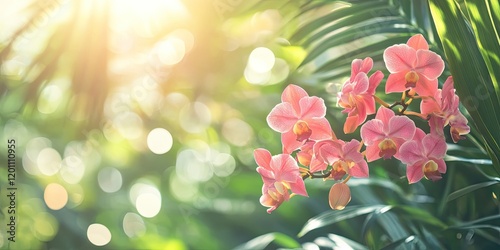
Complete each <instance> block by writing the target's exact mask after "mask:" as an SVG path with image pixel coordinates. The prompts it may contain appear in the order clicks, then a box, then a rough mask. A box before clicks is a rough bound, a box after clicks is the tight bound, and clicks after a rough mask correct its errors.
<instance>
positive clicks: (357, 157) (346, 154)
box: [342, 139, 363, 162]
mask: <svg viewBox="0 0 500 250" xmlns="http://www.w3.org/2000/svg"><path fill="white" fill-rule="evenodd" d="M360 144H361V143H360V142H359V141H358V140H355V139H353V140H351V141H349V142H347V143H346V144H345V145H344V146H343V147H342V151H343V158H344V159H349V160H351V161H353V162H359V161H362V160H363V155H362V154H361V153H360V152H359V148H360Z"/></svg>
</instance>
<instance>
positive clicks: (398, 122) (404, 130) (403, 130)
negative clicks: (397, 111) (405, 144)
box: [389, 116, 416, 140]
mask: <svg viewBox="0 0 500 250" xmlns="http://www.w3.org/2000/svg"><path fill="white" fill-rule="evenodd" d="M415 129H416V128H415V123H414V122H413V121H412V120H410V118H408V117H406V116H394V117H392V118H391V120H390V121H389V136H390V137H398V138H402V139H405V140H410V139H412V138H413V135H414V134H415Z"/></svg>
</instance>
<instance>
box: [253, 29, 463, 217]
mask: <svg viewBox="0 0 500 250" xmlns="http://www.w3.org/2000/svg"><path fill="white" fill-rule="evenodd" d="M383 58H384V62H385V66H386V68H387V70H388V71H389V73H390V75H389V76H388V78H387V80H386V84H385V92H386V93H395V92H400V93H402V96H401V99H400V100H399V101H397V102H394V103H392V104H388V103H386V102H384V101H383V100H382V99H380V98H379V97H377V96H376V95H375V94H376V88H377V87H378V85H379V84H380V82H381V81H382V79H383V78H384V74H383V73H382V72H381V71H376V72H374V73H372V74H369V72H370V71H371V70H372V67H373V60H372V59H371V58H370V57H367V58H365V59H363V60H361V59H355V60H354V61H353V62H352V71H351V76H350V78H349V79H348V80H347V81H346V82H345V83H344V84H343V87H342V90H341V91H340V92H339V93H338V105H339V106H340V107H342V108H343V110H342V113H347V119H346V121H345V123H344V128H343V130H344V133H345V134H349V133H353V132H354V131H356V130H357V128H358V127H360V126H361V128H360V136H361V141H358V140H356V139H352V140H350V141H343V140H340V139H337V137H336V135H335V133H334V132H333V131H332V129H331V126H330V123H329V121H328V120H327V119H326V118H325V114H326V106H325V103H324V100H323V99H321V98H319V97H316V96H309V95H308V94H307V92H306V91H305V90H304V89H302V88H301V87H299V86H296V85H288V86H287V87H286V88H285V90H284V91H283V93H282V95H281V101H282V102H281V103H279V104H277V105H276V106H275V107H274V108H273V109H272V110H271V112H270V114H269V115H268V116H267V123H268V125H269V126H270V127H271V128H272V129H273V130H275V131H277V132H279V133H281V142H282V144H283V152H282V153H281V154H278V155H274V156H272V155H271V153H270V152H269V151H268V150H266V149H262V148H259V149H256V150H255V151H254V157H255V161H256V163H257V165H258V168H257V172H258V173H259V174H260V175H261V176H262V180H263V182H264V185H263V187H262V196H261V198H260V203H261V204H262V205H263V206H265V207H268V209H267V212H268V213H271V212H272V211H274V210H275V209H276V208H278V207H279V206H280V205H281V204H282V203H283V202H284V201H287V200H289V199H290V198H291V197H292V196H294V195H302V196H306V197H307V196H308V194H307V191H306V188H305V183H304V180H305V179H307V178H311V179H313V178H321V179H323V180H334V181H335V183H334V185H333V186H332V188H331V189H330V193H329V204H330V206H331V208H332V209H343V208H344V207H345V206H346V205H347V203H349V201H350V199H351V195H350V190H349V187H348V186H347V184H346V183H347V181H348V180H349V179H350V178H351V177H357V178H367V177H368V175H369V170H368V162H372V161H376V160H378V159H380V158H383V159H384V160H387V159H391V158H395V159H397V160H399V161H401V162H402V163H403V164H405V165H406V175H407V178H408V181H409V183H410V184H412V183H416V182H418V181H420V180H421V179H422V178H426V179H428V180H432V181H437V180H439V179H441V175H442V174H444V173H445V172H446V164H445V161H444V160H443V158H444V156H445V154H446V150H447V146H446V141H445V135H444V127H445V126H447V125H449V126H450V133H451V138H452V140H453V142H455V143H456V142H458V141H459V140H461V139H464V135H466V134H468V133H469V130H470V129H469V126H468V125H467V119H466V118H465V116H464V115H463V114H462V113H461V112H460V110H459V108H458V106H459V97H458V96H457V95H456V94H455V89H454V86H453V78H452V77H451V76H449V77H448V78H447V80H446V81H445V83H444V85H443V87H442V89H439V88H438V77H439V76H440V75H441V74H442V72H443V70H444V62H443V60H442V59H441V57H440V56H439V55H438V54H436V53H435V52H433V51H430V50H429V45H428V43H427V41H426V40H425V38H424V37H423V36H422V35H420V34H417V35H414V36H413V37H411V38H410V39H409V40H408V42H407V43H406V44H398V45H393V46H391V47H389V48H387V49H386V50H385V51H384V54H383ZM418 99H419V100H420V112H415V111H411V110H408V107H409V105H410V104H411V103H412V102H413V101H414V100H418ZM376 103H378V104H379V105H380V107H379V108H378V110H377V109H376ZM372 114H375V117H374V118H373V119H371V120H369V121H366V120H367V117H368V115H372ZM409 116H416V117H420V118H421V119H425V120H427V121H428V124H429V128H430V133H428V134H426V133H425V132H424V131H423V130H422V129H421V128H418V127H416V126H415V123H414V121H413V120H412V119H410V118H409Z"/></svg>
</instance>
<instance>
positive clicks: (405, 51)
mask: <svg viewBox="0 0 500 250" xmlns="http://www.w3.org/2000/svg"><path fill="white" fill-rule="evenodd" d="M384 62H385V65H386V67H387V69H388V70H389V72H390V73H391V74H390V75H389V77H388V78H387V82H386V84H385V92H386V93H392V92H404V91H405V90H407V89H413V90H414V91H415V92H416V93H417V94H419V95H420V96H433V95H434V93H435V92H436V91H437V89H438V80H437V78H438V77H439V76H440V75H441V73H443V70H444V61H443V59H441V57H440V56H439V55H438V54H436V53H434V52H432V51H430V50H429V45H428V44H427V41H426V40H425V38H424V37H423V36H422V35H421V34H417V35H414V36H412V37H411V38H410V39H409V40H408V42H407V43H406V44H398V45H393V46H391V47H389V48H387V49H386V50H385V51H384Z"/></svg>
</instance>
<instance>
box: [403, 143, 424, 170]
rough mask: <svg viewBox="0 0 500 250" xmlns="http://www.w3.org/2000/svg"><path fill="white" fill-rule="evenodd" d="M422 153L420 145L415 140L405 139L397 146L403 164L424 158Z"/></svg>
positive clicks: (413, 162) (410, 163)
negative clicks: (405, 140)
mask: <svg viewBox="0 0 500 250" xmlns="http://www.w3.org/2000/svg"><path fill="white" fill-rule="evenodd" d="M422 153H423V152H422V147H421V146H420V145H419V144H418V143H417V142H416V141H407V142H405V143H403V145H401V147H400V148H399V158H400V160H401V162H402V163H404V164H409V165H412V164H415V163H416V162H418V161H422V160H425V157H424V156H423V155H422Z"/></svg>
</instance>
